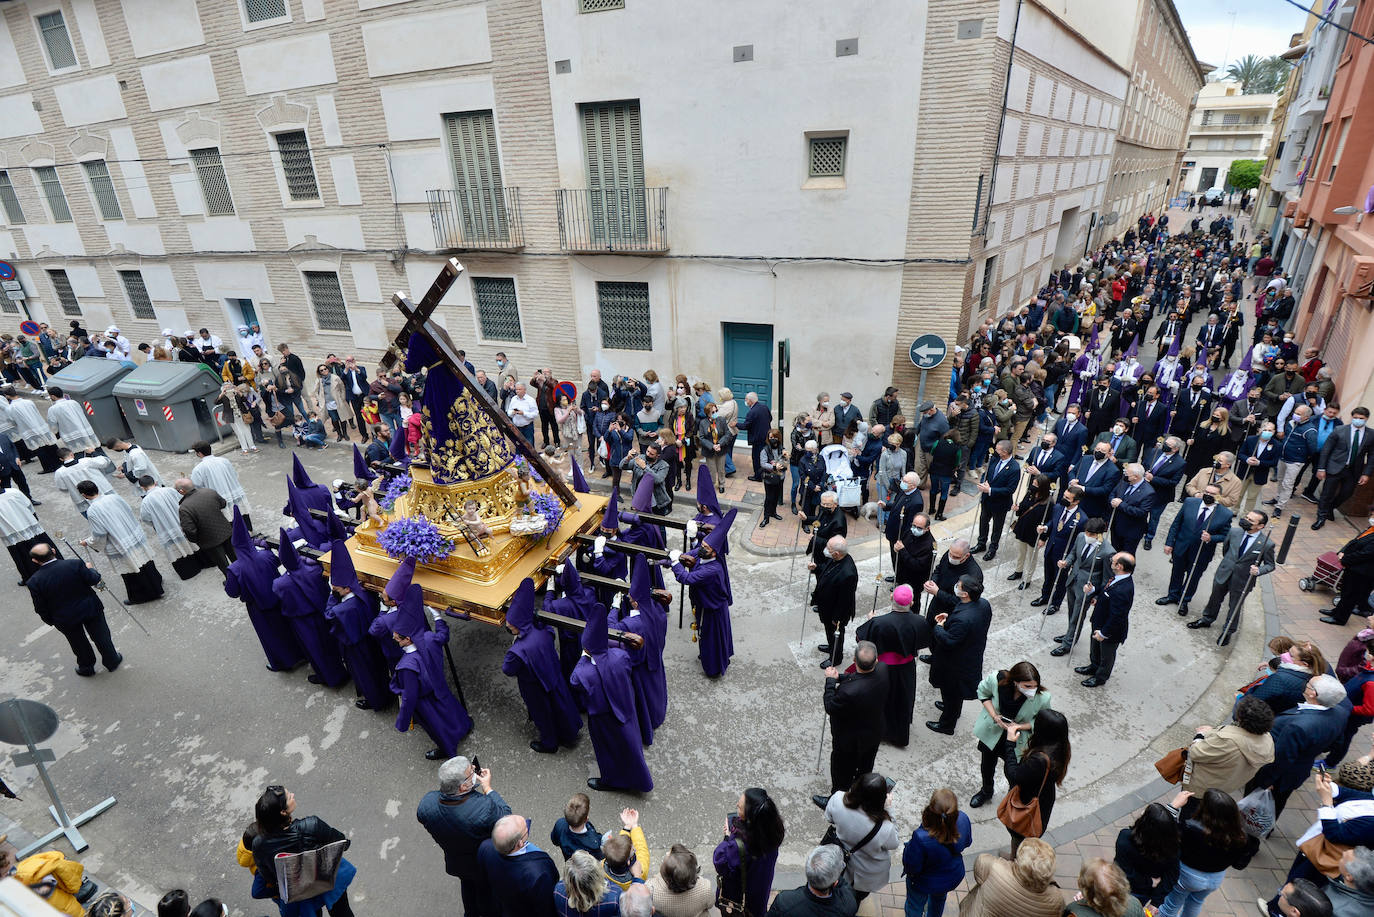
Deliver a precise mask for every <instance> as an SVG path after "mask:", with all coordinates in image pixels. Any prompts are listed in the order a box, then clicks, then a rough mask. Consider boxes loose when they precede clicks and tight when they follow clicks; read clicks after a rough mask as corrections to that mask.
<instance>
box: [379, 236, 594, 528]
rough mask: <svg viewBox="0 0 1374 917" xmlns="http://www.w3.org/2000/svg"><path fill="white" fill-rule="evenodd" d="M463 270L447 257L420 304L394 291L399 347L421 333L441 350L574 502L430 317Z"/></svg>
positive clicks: (392, 358) (500, 425)
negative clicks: (400, 321)
mask: <svg viewBox="0 0 1374 917" xmlns="http://www.w3.org/2000/svg"><path fill="white" fill-rule="evenodd" d="M462 273H463V266H462V265H461V264H459V263H458V259H457V258H450V259H448V261H447V262H446V263H445V264H444V267H443V270H441V271H440V272H439V276H438V277H436V278H434V283H432V284H431V285H430V287H429V291H428V292H426V293H425V296H424V298H423V299H421V300H420V304H419V305H418V306H417V305H414V304H412V303H411V301H410V300H409V299H408V298H406V295H405V294H404V293H399V292H398V293H395V294H393V295H392V297H391V303H392V305H394V306H395V307H396V308H397V310H399V311H400V313H401V315H403V316H404V317H405V320H406V322H405V327H404V328H403V329H402V330H401V333H400V334H399V335H398V336H397V337H396V345H397V349H399V350H404V348H405V347H406V345H407V344H409V343H410V336H411V335H412V334H418V335H420V336H421V337H423V338H424V339H425V340H427V341H429V343H430V346H432V347H433V348H434V350H435V352H436V353H438V354H439V360H440V362H442V363H443V364H444V366H445V367H446V368H447V369H448V370H449V372H451V373H453V374H454V375H455V376H457V377H458V378H459V379H460V380H461V381H462V383H463V384H464V385H466V386H467V387H468V389H469V390H470V391H472V392H475V393H476V394H477V397H475V398H474V399H473V401H474V402H476V404H477V406H478V407H479V408H481V409H482V411H484V412H485V413H486V415H487V416H488V417H489V418H490V419H491V422H492V423H494V424H496V427H497V429H499V430H500V431H501V432H502V434H504V435H505V436H506V438H507V439H509V440H510V441H511V442H512V443H514V445H515V448H516V450H517V451H518V452H519V453H520V454H521V455H523V456H524V457H525V460H526V461H527V462H529V463H530V466H531V467H532V468H534V469H535V471H537V472H538V473H539V476H540V477H541V478H543V479H544V483H546V484H548V485H549V487H551V488H553V491H554V493H556V494H558V497H559V499H560V500H562V501H563V503H564V505H565V506H574V505H576V504H577V502H578V500H577V495H576V494H574V493H573V492H572V490H571V489H570V488H569V487H568V485H567V484H565V483H563V479H562V478H561V477H560V476H559V475H558V472H557V471H555V470H554V469H553V467H552V466H550V465H549V463H548V462H546V461H544V456H543V455H542V454H541V453H540V452H539V451H538V450H537V449H535V448H534V446H532V445H530V442H529V440H527V439H525V437H524V435H523V434H521V432H520V431H519V429H517V428H516V426H515V423H514V422H513V421H512V420H511V419H510V418H509V417H507V416H506V414H505V412H504V411H502V410H501V409H500V408H499V407H498V406H497V405H495V404H493V403H492V401H491V399H490V398H488V397H487V394H486V392H485V391H483V390H482V387H481V386H480V385H479V384H478V383H477V380H476V379H475V378H473V375H472V373H470V372H468V368H467V367H466V366H464V365H463V361H462V360H460V359H458V348H457V347H455V346H454V344H453V340H452V339H451V338H450V337H449V336H448V332H447V331H445V330H444V328H443V326H441V325H439V324H438V323H437V322H435V321H433V320H432V319H431V316H433V314H434V310H435V309H436V308H438V306H439V300H441V299H443V297H444V294H445V293H447V292H448V290H449V287H451V286H453V282H454V281H455V280H457V279H458V277H459V275H460V274H462ZM399 359H400V357H399V356H398V355H397V351H396V350H393V351H392V352H390V353H388V354H387V355H386V356H385V357H383V358H382V364H381V365H382V367H383V368H385V369H390V368H391V367H392V366H394V365H395V364H396V362H397V361H398V360H399ZM436 422H437V420H436Z"/></svg>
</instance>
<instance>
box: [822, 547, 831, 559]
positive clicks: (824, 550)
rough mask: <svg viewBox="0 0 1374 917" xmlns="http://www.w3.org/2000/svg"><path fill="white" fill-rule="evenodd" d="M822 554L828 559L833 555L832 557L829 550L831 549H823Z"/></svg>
mask: <svg viewBox="0 0 1374 917" xmlns="http://www.w3.org/2000/svg"><path fill="white" fill-rule="evenodd" d="M821 553H822V554H824V555H825V556H826V557H827V558H829V557H830V556H831V555H830V549H829V548H823V549H822V550H821Z"/></svg>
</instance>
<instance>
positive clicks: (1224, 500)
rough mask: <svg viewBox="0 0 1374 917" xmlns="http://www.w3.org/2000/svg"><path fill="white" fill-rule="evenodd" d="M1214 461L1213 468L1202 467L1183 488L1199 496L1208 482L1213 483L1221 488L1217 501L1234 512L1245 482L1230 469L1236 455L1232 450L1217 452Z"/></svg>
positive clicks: (1191, 495)
mask: <svg viewBox="0 0 1374 917" xmlns="http://www.w3.org/2000/svg"><path fill="white" fill-rule="evenodd" d="M1216 462H1217V465H1216V467H1215V468H1204V469H1202V470H1201V471H1199V472H1198V473H1197V474H1195V475H1193V477H1192V479H1191V480H1190V481H1188V483H1187V484H1185V485H1183V490H1184V491H1185V493H1187V495H1188V496H1190V497H1201V496H1202V491H1203V490H1204V489H1205V488H1206V487H1207V485H1208V484H1215V485H1217V487H1218V488H1220V490H1221V496H1219V497H1217V502H1218V503H1220V504H1221V505H1222V506H1224V507H1226V508H1227V509H1229V510H1230V511H1231V512H1235V511H1236V507H1237V506H1239V505H1240V495H1241V493H1242V492H1243V491H1244V490H1245V482H1244V481H1242V480H1241V479H1240V478H1238V477H1236V475H1235V473H1234V472H1233V471H1232V470H1231V466H1232V465H1234V464H1235V462H1236V455H1235V453H1234V452H1218V453H1217V456H1216Z"/></svg>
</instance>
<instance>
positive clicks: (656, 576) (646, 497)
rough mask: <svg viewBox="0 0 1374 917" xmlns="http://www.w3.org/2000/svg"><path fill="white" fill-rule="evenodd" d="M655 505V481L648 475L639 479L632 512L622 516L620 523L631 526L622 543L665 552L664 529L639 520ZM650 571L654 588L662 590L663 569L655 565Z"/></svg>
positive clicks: (631, 508) (649, 568) (623, 536)
mask: <svg viewBox="0 0 1374 917" xmlns="http://www.w3.org/2000/svg"><path fill="white" fill-rule="evenodd" d="M646 482H647V483H646ZM653 503H654V479H653V476H652V475H647V474H646V475H645V476H644V477H642V478H640V479H639V487H638V488H636V489H635V496H634V501H633V502H632V503H631V504H630V511H629V512H624V513H621V514H620V521H621V522H628V523H629V524H630V527H629V529H628V530H626V531H625V532H624V533H623V534H622V535H621V536H620V540H621V541H623V542H625V543H626V544H638V545H643V546H644V547H646V548H657V549H658V550H660V551H661V550H663V543H664V542H663V527H662V526H659V525H655V524H653V523H652V522H643V521H641V520H640V518H639V514H640V513H647V512H651V511H652V510H653ZM612 550H614V548H613V549H612ZM640 556H642V555H640ZM648 570H649V574H648V575H649V578H650V579H651V580H652V581H653V588H655V589H662V588H663V570H662V568H660V567H659V566H658V565H657V564H654V565H652V566H650V567H648Z"/></svg>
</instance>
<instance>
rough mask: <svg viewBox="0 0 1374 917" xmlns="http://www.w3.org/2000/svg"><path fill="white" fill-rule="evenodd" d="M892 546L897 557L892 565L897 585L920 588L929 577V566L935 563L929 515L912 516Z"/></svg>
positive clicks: (918, 514)
mask: <svg viewBox="0 0 1374 917" xmlns="http://www.w3.org/2000/svg"><path fill="white" fill-rule="evenodd" d="M897 545H901V547H900V548H898V547H897ZM893 548H894V549H895V550H894V555H895V556H896V558H897V560H896V565H895V567H894V569H895V570H896V573H895V574H894V577H895V580H896V583H897V585H899V586H901V585H906V586H910V587H911V588H912V589H920V588H921V586H922V585H924V584H925V581H926V580H928V579H930V568H931V567H932V566H933V565H934V564H935V536H934V535H932V534H930V517H929V516H927V515H926V514H925V513H917V514H916V515H914V516H912V517H911V524H910V525H908V526H907V528H906V531H905V532H902V533H901V537H899V538H898V539H897V541H896V543H895V544H894V545H893Z"/></svg>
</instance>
